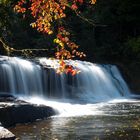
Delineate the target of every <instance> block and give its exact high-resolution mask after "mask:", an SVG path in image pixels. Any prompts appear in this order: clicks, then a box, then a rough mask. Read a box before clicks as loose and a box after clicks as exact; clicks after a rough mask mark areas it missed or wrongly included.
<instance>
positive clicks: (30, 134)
mask: <svg viewBox="0 0 140 140" xmlns="http://www.w3.org/2000/svg"><path fill="white" fill-rule="evenodd" d="M98 109H99V110H101V111H102V112H103V114H102V115H101V114H99V115H98V114H96V115H87V116H86V115H84V116H77V117H53V118H49V119H47V120H43V121H38V122H35V123H32V124H27V125H18V126H16V127H15V128H11V131H12V132H13V133H15V134H16V135H17V136H18V137H20V139H21V140H139V139H140V101H139V100H126V101H125V100H124V101H121V102H119V101H113V102H108V103H104V105H100V106H99V107H98ZM84 111H86V110H84Z"/></svg>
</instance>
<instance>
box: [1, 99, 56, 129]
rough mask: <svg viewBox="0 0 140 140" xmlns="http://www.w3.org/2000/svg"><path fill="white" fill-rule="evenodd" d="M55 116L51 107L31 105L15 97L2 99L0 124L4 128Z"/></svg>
mask: <svg viewBox="0 0 140 140" xmlns="http://www.w3.org/2000/svg"><path fill="white" fill-rule="evenodd" d="M55 114H56V112H55V111H54V110H53V109H52V108H51V107H49V106H45V105H36V104H31V103H28V102H25V101H22V100H18V99H17V98H15V97H9V96H8V97H5V96H4V97H2V96H1V97H0V122H1V124H2V126H4V127H10V126H14V125H16V124H18V123H29V122H34V121H36V120H38V119H44V118H48V117H50V116H52V115H55Z"/></svg>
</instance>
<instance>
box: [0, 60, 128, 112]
mask: <svg viewBox="0 0 140 140" xmlns="http://www.w3.org/2000/svg"><path fill="white" fill-rule="evenodd" d="M39 63H40V64H39ZM39 63H34V62H31V61H29V60H24V59H21V58H16V57H10V58H8V57H1V58H0V92H1V93H10V94H13V95H18V96H23V95H24V96H28V97H34V96H36V97H43V98H44V97H45V99H46V100H48V99H53V100H54V99H60V100H61V101H62V99H63V102H71V103H76V104H78V103H80V104H81V103H96V102H101V101H106V100H111V99H114V98H120V97H126V96H129V95H130V91H129V89H128V87H127V84H126V83H125V81H124V80H123V78H122V76H121V74H120V73H119V71H118V69H117V67H116V66H114V65H99V64H93V63H90V62H82V61H72V60H70V61H66V63H69V64H71V65H73V66H74V67H76V68H77V69H79V70H80V71H81V72H80V73H79V74H77V75H75V76H71V75H69V74H57V73H56V72H55V70H54V69H55V68H57V67H58V66H59V63H58V61H57V60H50V59H46V58H41V59H39ZM41 65H43V66H41ZM31 101H33V100H31ZM33 102H35V103H37V100H34V101H33ZM38 102H41V103H43V102H42V101H39V100H38ZM47 103H48V104H49V102H47ZM44 104H45V103H44ZM49 105H50V106H53V107H55V108H58V104H56V103H54V102H53V105H52V104H51V103H50V104H49ZM60 106H61V109H62V108H63V109H64V110H66V108H68V109H70V104H69V103H68V104H67V105H66V104H65V105H64V104H63V103H62V102H61V104H59V107H60ZM64 106H65V107H64ZM89 106H91V105H87V106H86V108H85V109H86V110H88V109H87V108H90V107H89ZM76 107H77V110H79V106H78V105H77V106H72V108H73V110H74V109H75V108H76ZM84 107H85V106H84ZM82 108H83V106H82ZM94 109H95V108H94ZM89 112H90V109H89ZM90 113H91V112H90Z"/></svg>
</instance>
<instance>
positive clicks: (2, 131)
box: [0, 126, 16, 140]
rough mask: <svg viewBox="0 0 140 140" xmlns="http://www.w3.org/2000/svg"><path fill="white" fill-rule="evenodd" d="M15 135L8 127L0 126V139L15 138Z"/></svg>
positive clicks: (11, 139) (9, 139) (12, 139)
mask: <svg viewBox="0 0 140 140" xmlns="http://www.w3.org/2000/svg"><path fill="white" fill-rule="evenodd" d="M15 139H16V137H15V135H14V134H13V133H12V132H10V131H9V130H8V129H6V128H4V127H1V126H0V140H15Z"/></svg>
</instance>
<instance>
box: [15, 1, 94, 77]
mask: <svg viewBox="0 0 140 140" xmlns="http://www.w3.org/2000/svg"><path fill="white" fill-rule="evenodd" d="M84 1H87V0H19V1H18V3H17V5H15V10H16V12H18V13H22V14H24V13H26V11H30V13H31V15H32V17H33V18H34V22H32V23H31V24H30V25H31V26H32V28H36V29H37V30H38V31H39V32H43V33H46V34H48V35H51V34H56V32H57V34H56V38H55V39H54V40H53V41H54V43H55V44H56V45H57V46H56V49H57V52H56V53H55V56H56V58H57V59H59V60H60V68H59V69H58V72H60V73H61V72H66V73H71V74H72V75H75V74H76V73H77V72H78V71H76V70H74V69H73V67H72V66H67V65H66V64H65V62H64V60H65V59H72V58H74V57H75V56H79V57H85V54H84V53H83V52H79V51H77V49H78V47H79V46H78V45H76V44H75V43H74V42H73V41H71V40H70V33H69V32H68V31H67V30H66V29H65V27H64V26H63V23H62V19H64V18H65V17H66V14H65V12H66V9H67V8H69V9H71V10H72V11H75V12H79V9H78V7H79V6H80V5H82V4H83V3H84ZM89 2H90V3H91V4H95V2H96V0H91V1H89ZM54 23H55V24H56V25H57V27H58V28H57V31H56V29H55V27H54Z"/></svg>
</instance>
